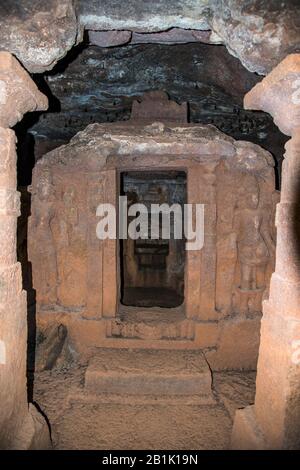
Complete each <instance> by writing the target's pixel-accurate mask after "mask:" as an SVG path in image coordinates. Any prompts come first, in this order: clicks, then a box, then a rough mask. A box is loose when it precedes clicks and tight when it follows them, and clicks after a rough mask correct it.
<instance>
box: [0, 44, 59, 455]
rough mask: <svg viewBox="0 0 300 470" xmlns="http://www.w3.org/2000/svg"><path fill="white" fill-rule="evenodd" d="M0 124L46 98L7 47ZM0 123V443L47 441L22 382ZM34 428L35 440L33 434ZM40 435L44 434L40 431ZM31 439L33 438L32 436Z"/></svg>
mask: <svg viewBox="0 0 300 470" xmlns="http://www.w3.org/2000/svg"><path fill="white" fill-rule="evenodd" d="M0 89H1V91H0V126H3V127H9V126H12V125H14V124H15V123H16V122H17V121H18V120H20V119H21V118H22V116H23V114H24V113H25V112H27V111H32V110H36V109H45V108H46V107H47V99H46V98H45V97H44V96H43V95H42V94H41V93H40V92H39V91H38V89H37V88H36V86H35V85H34V83H33V82H32V81H31V79H30V77H29V75H28V74H27V73H26V72H25V71H24V70H23V69H22V67H21V66H20V64H19V63H18V62H17V60H16V59H15V58H14V57H12V56H11V55H10V54H9V53H7V52H0ZM3 127H0V236H1V245H2V247H1V256H0V349H1V354H0V383H1V387H0V402H1V406H0V448H1V449H28V448H30V447H31V446H32V447H35V445H37V446H38V445H40V446H42V447H44V446H45V447H48V446H49V445H50V440H49V432H48V426H47V424H46V421H45V420H44V418H43V417H42V415H40V416H39V422H38V421H37V419H36V418H37V415H38V412H37V411H36V410H35V409H34V407H31V408H30V411H29V410H28V402H27V383H26V381H27V380H26V351H27V308H26V307H27V304H26V293H25V291H23V290H22V274H21V265H20V263H17V256H16V255H17V253H16V251H17V243H16V232H17V217H18V216H19V214H20V194H19V193H18V192H17V191H16V170H17V169H16V148H15V143H16V137H15V134H14V132H13V131H11V130H9V129H4V128H3ZM36 433H39V434H40V436H39V438H40V440H38V438H37V437H36ZM42 436H43V437H42ZM36 438H37V440H36V444H35V443H34V440H35V439H36Z"/></svg>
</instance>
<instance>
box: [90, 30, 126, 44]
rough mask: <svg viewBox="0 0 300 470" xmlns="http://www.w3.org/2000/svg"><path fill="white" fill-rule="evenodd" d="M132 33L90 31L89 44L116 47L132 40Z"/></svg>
mask: <svg viewBox="0 0 300 470" xmlns="http://www.w3.org/2000/svg"><path fill="white" fill-rule="evenodd" d="M131 34H132V33H131V31H89V42H90V44H94V45H95V46H100V47H114V46H119V45H121V44H126V43H127V42H129V41H130V40H131Z"/></svg>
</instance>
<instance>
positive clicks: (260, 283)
mask: <svg viewBox="0 0 300 470" xmlns="http://www.w3.org/2000/svg"><path fill="white" fill-rule="evenodd" d="M245 183H246V184H242V185H241V187H240V190H239V193H238V200H237V209H236V211H235V215H234V222H233V225H234V231H235V233H236V236H237V251H238V262H239V265H240V289H241V290H242V291H255V290H257V289H259V290H264V289H265V287H266V279H265V278H266V268H267V265H268V262H269V260H270V257H271V256H272V254H274V253H275V243H274V240H273V239H272V234H271V227H270V224H269V217H268V214H267V213H266V211H265V209H263V208H260V206H259V184H258V182H257V180H256V178H255V177H254V176H250V175H248V176H247V177H246V178H245Z"/></svg>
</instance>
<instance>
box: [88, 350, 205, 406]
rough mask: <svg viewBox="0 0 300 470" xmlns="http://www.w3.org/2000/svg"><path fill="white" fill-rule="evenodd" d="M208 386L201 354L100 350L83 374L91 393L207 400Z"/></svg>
mask: <svg viewBox="0 0 300 470" xmlns="http://www.w3.org/2000/svg"><path fill="white" fill-rule="evenodd" d="M211 385H212V379H211V372H210V369H209V367H208V364H207V362H206V360H205V358H204V356H203V353H202V352H201V351H176V350H149V349H138V350H128V349H104V348H103V349H99V350H98V352H97V353H96V355H95V356H94V357H93V358H92V359H91V360H90V363H89V365H88V368H87V370H86V374H85V390H86V392H88V393H92V394H113V395H123V396H126V395H143V396H146V395H151V396H176V397H178V396H195V395H198V396H206V397H210V396H211V395H212V390H211Z"/></svg>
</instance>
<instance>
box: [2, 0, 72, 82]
mask: <svg viewBox="0 0 300 470" xmlns="http://www.w3.org/2000/svg"><path fill="white" fill-rule="evenodd" d="M0 30H1V36H0V50H5V51H9V52H11V53H12V54H14V55H15V56H16V57H17V58H18V59H19V60H20V61H21V62H22V64H23V65H24V67H25V68H26V69H27V70H28V71H29V72H34V73H37V72H43V71H45V70H49V69H51V68H52V67H53V66H54V65H55V64H56V62H57V61H58V60H59V59H60V58H61V57H63V56H64V55H65V54H66V53H67V51H68V50H69V49H71V47H72V46H73V45H74V44H75V43H76V40H77V20H76V14H75V9H74V6H73V2H72V1H71V0H47V1H38V0H21V1H19V0H10V1H9V2H6V1H1V2H0Z"/></svg>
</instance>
